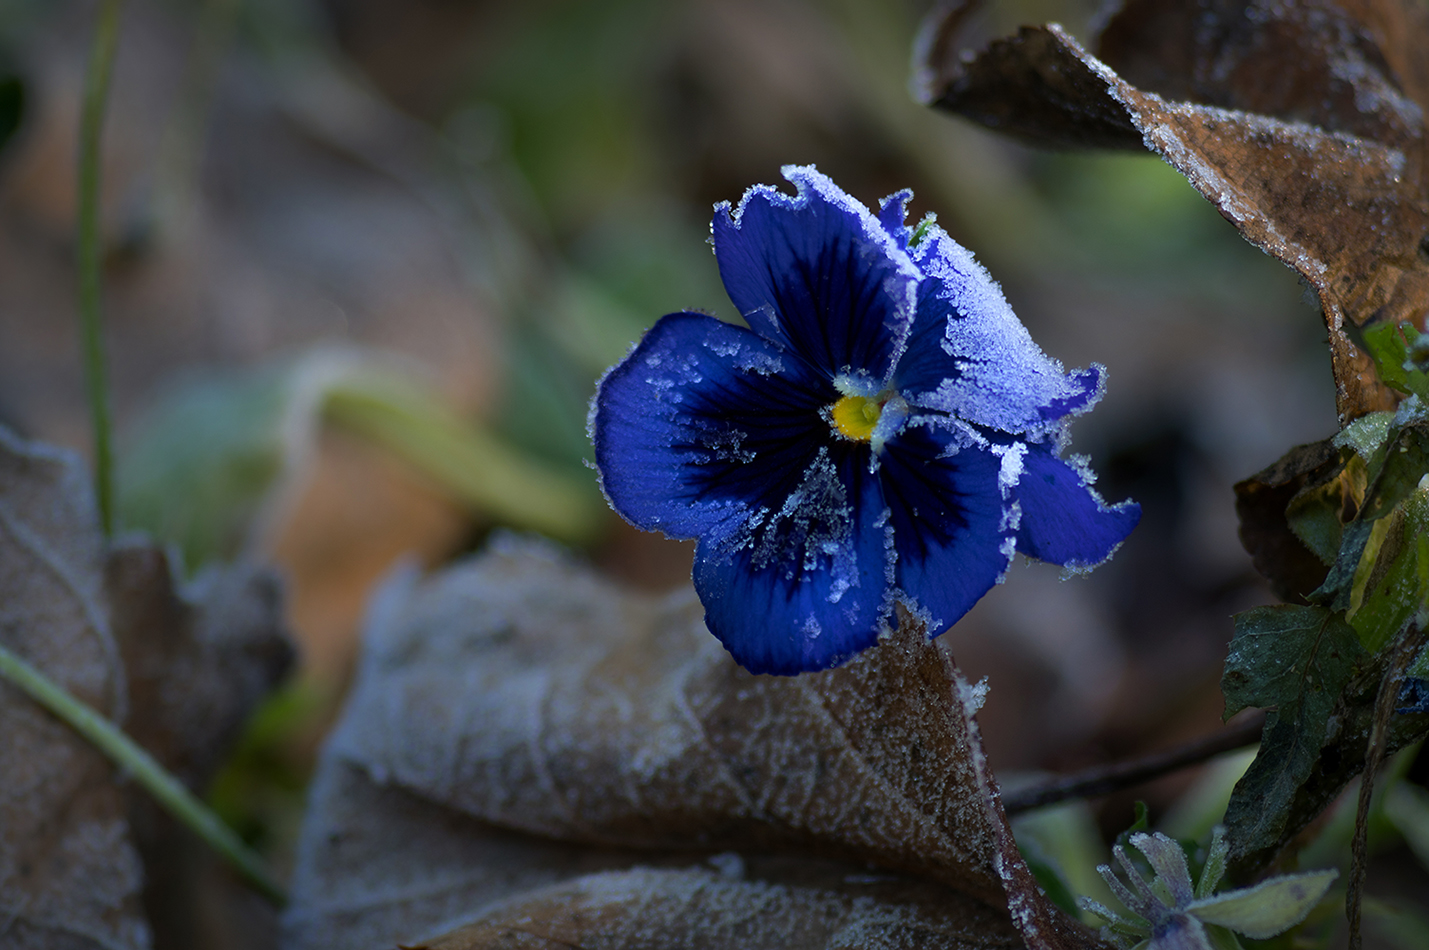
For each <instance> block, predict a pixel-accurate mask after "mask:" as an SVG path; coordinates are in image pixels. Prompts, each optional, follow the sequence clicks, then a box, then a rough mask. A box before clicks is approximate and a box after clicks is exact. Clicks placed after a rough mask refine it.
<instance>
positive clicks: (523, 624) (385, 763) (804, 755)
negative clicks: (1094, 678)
mask: <svg viewBox="0 0 1429 950" xmlns="http://www.w3.org/2000/svg"><path fill="white" fill-rule="evenodd" d="M912 633H913V635H912V636H905V637H904V638H901V639H894V640H893V641H891V642H888V643H885V644H883V645H882V646H881V647H879V648H878V649H876V650H874V651H870V653H869V654H867V655H866V656H865V657H862V658H860V659H858V660H856V661H855V662H853V663H851V664H849V665H848V666H846V667H844V668H842V669H839V670H834V671H829V672H825V673H819V674H811V675H805V676H800V677H792V678H781V677H756V676H753V675H751V674H749V673H747V672H745V671H743V670H741V669H740V668H739V667H738V666H736V665H735V664H734V663H733V661H732V660H730V658H729V656H728V655H727V654H726V653H725V652H724V650H723V648H722V647H720V646H719V644H718V642H717V641H715V640H714V639H713V638H712V637H710V636H709V635H708V633H707V632H706V631H705V630H704V626H703V622H702V620H701V613H700V608H699V605H698V603H697V601H696V600H695V598H694V596H693V595H692V594H691V593H689V592H682V593H680V594H678V595H675V596H673V597H668V598H663V599H654V598H649V597H638V596H634V595H631V594H627V593H624V592H621V591H618V590H616V589H614V588H612V587H611V586H610V585H608V584H606V583H604V582H602V581H600V580H599V579H598V578H597V577H596V576H595V575H593V574H592V573H590V572H589V571H585V570H582V569H578V568H576V567H574V566H572V565H571V564H569V563H566V562H565V561H563V560H561V559H560V558H558V557H556V556H554V555H552V554H551V553H550V552H549V551H548V550H546V549H544V548H540V547H537V546H534V545H525V544H517V543H515V542H510V541H507V542H503V543H502V544H500V545H498V550H496V551H495V552H493V553H491V554H489V555H487V556H485V557H483V558H481V559H478V560H476V561H474V562H470V563H468V564H465V565H461V566H458V567H456V568H453V569H451V570H448V571H446V572H444V573H443V574H441V575H439V576H437V577H436V578H434V579H432V580H431V581H429V582H427V583H426V584H423V585H421V586H420V587H417V586H415V585H414V584H413V583H412V581H411V580H410V579H409V580H408V581H407V582H405V583H402V582H394V584H393V585H392V586H389V587H388V588H387V589H386V590H385V592H384V593H383V595H382V596H381V597H380V598H378V600H377V602H376V604H375V606H374V610H373V616H372V620H371V622H370V625H369V628H368V633H367V640H366V644H365V647H366V654H365V657H364V660H363V664H362V667H361V670H360V673H359V678H358V683H357V686H356V688H355V690H354V693H353V696H352V699H351V701H350V703H349V707H348V710H347V712H346V714H345V716H344V721H343V725H342V727H341V729H340V730H339V732H338V734H337V736H335V738H334V739H333V740H332V743H331V745H330V748H329V751H328V753H327V754H328V755H329V756H331V757H334V758H335V759H340V760H344V761H346V762H348V763H350V764H352V765H355V766H358V767H360V768H361V769H362V770H363V771H364V772H365V773H366V774H367V775H368V776H370V777H371V779H372V780H373V781H374V782H375V783H376V784H378V785H391V786H397V787H400V788H402V789H405V790H406V791H408V792H410V793H412V794H414V795H416V796H419V797H420V798H422V799H425V800H427V801H428V802H429V803H433V804H439V805H442V806H445V807H446V808H449V809H453V810H456V811H459V812H462V813H465V814H467V815H470V816H473V817H476V818H480V819H482V820H483V821H486V822H489V823H491V824H494V825H498V826H501V827H504V828H507V829H512V830H518V831H524V832H527V833H530V834H534V835H538V836H541V837H545V838H553V839H558V840H564V841H570V842H580V843H584V844H586V845H589V846H592V847H595V848H598V849H602V850H604V849H609V848H629V847H634V848H644V849H655V850H661V851H671V850H673V851H689V850H691V849H698V850H703V851H705V852H710V851H724V850H738V851H746V852H769V851H779V852H784V853H795V854H800V855H821V856H824V857H833V858H840V859H844V860H853V861H857V862H868V863H873V864H877V865H881V866H883V867H885V868H889V869H894V870H898V871H901V872H904V873H906V874H911V875H916V876H920V877H923V878H926V879H929V880H932V881H936V882H939V883H942V884H945V885H949V886H952V887H953V888H955V889H957V890H959V891H961V892H963V893H965V894H969V895H971V896H974V897H977V898H979V899H981V900H982V901H984V902H986V903H987V904H988V905H989V906H992V907H995V908H999V909H1000V908H1003V907H1008V906H1009V905H1010V906H1011V909H1012V912H1013V916H1014V918H1015V919H1016V920H1017V921H1018V924H1019V926H1020V927H1021V929H1022V931H1023V933H1024V934H1025V935H1026V937H1027V939H1028V941H1029V942H1030V943H1031V945H1033V946H1036V947H1059V946H1064V947H1071V946H1092V945H1096V943H1097V941H1096V938H1095V937H1094V936H1093V935H1091V934H1090V933H1089V932H1088V931H1086V930H1085V929H1084V928H1081V927H1080V926H1078V925H1077V924H1075V923H1073V922H1072V921H1071V920H1070V919H1068V918H1066V917H1065V916H1064V915H1062V914H1061V913H1060V912H1059V911H1057V910H1056V909H1055V908H1052V907H1051V906H1050V905H1049V904H1048V903H1047V902H1046V901H1045V899H1044V898H1043V897H1042V896H1041V894H1040V892H1038V891H1037V889H1036V886H1035V884H1034V882H1033V881H1032V878H1031V875H1030V873H1029V872H1028V871H1027V869H1026V865H1025V864H1024V863H1023V862H1022V860H1021V858H1020V856H1018V854H1017V851H1016V845H1015V843H1014V842H1013V841H1012V837H1011V833H1010V831H1009V830H1008V828H1007V823H1006V819H1005V817H1004V816H1003V814H1002V810H1001V806H1000V803H999V801H998V799H997V798H996V794H995V791H994V789H995V786H993V785H992V780H991V776H990V775H989V774H988V772H987V768H986V763H985V759H984V758H983V756H982V752H981V747H980V739H979V738H978V736H977V731H976V723H975V721H974V720H973V719H972V718H971V717H972V712H973V709H974V708H975V705H969V703H970V702H972V703H975V700H973V698H972V694H973V692H974V691H972V690H971V689H970V688H969V687H967V686H966V685H965V684H962V683H961V681H960V680H959V679H958V677H957V673H956V671H955V669H954V668H953V667H952V665H951V663H950V661H949V660H948V659H947V657H946V655H945V654H943V653H942V652H941V651H940V650H939V649H937V648H936V647H935V646H933V645H931V644H928V643H927V642H926V640H924V639H923V635H922V634H921V632H920V631H916V630H915V631H912ZM315 834H316V832H313V831H312V830H311V827H310V830H309V832H308V833H306V834H305V838H304V841H305V845H304V850H303V857H302V859H301V860H302V861H303V862H306V863H307V864H308V865H309V866H315V865H316V863H317V862H316V859H315V858H314V849H315V847H316V846H317V845H318V844H319V842H320V839H319V838H317V837H315ZM300 880H301V875H300ZM295 890H296V891H297V892H298V894H299V906H298V907H297V908H296V909H295V911H294V917H295V918H296V917H299V916H301V915H302V914H304V913H305V912H306V911H305V910H304V906H305V905H306V904H309V903H321V901H322V900H325V898H324V897H323V895H322V893H321V892H322V888H320V887H319V888H313V889H310V890H307V891H306V892H305V890H304V889H303V888H295ZM304 893H307V894H308V896H307V897H304V896H302V895H303V894H304ZM473 909H475V908H473Z"/></svg>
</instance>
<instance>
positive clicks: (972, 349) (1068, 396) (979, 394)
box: [895, 227, 1103, 436]
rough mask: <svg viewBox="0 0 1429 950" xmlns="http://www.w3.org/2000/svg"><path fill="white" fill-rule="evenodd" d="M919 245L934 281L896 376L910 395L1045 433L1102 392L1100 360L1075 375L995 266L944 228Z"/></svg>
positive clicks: (926, 288) (928, 404) (1005, 427)
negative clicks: (1043, 345)
mask: <svg viewBox="0 0 1429 950" xmlns="http://www.w3.org/2000/svg"><path fill="white" fill-rule="evenodd" d="M914 253H915V255H916V259H917V263H918V265H919V267H920V268H921V269H922V270H923V272H924V274H925V275H926V279H925V280H924V281H923V284H922V285H921V286H920V287H919V290H918V306H917V313H916V316H915V317H914V320H913V329H912V332H911V333H910V334H909V338H908V346H907V350H906V353H905V355H904V357H903V360H902V361H901V362H900V363H899V365H898V371H897V374H896V376H895V382H896V385H897V386H898V388H899V390H900V391H902V392H903V394H904V396H905V397H907V399H908V401H909V402H910V403H913V404H914V405H918V406H922V407H924V408H929V409H937V410H940V411H942V412H947V413H950V414H952V415H955V416H958V417H959V418H962V419H965V420H967V421H968V422H972V423H974V424H976V425H981V426H988V427H991V428H994V429H1000V430H1002V431H1004V432H1010V433H1030V434H1033V435H1034V436H1036V435H1039V434H1043V433H1050V432H1053V431H1056V430H1057V429H1058V428H1059V426H1058V422H1059V420H1061V419H1062V418H1063V417H1065V416H1067V415H1075V414H1077V413H1081V412H1085V411H1086V410H1088V409H1090V408H1091V407H1092V405H1093V404H1095V403H1096V401H1097V400H1098V399H1099V398H1101V393H1102V376H1103V373H1102V372H1101V370H1100V368H1099V367H1093V368H1091V369H1086V370H1081V371H1079V372H1075V373H1070V374H1069V373H1067V372H1065V371H1064V370H1063V369H1062V365H1061V364H1060V363H1059V362H1057V361H1056V360H1054V359H1052V358H1051V357H1049V356H1047V355H1046V354H1045V353H1043V352H1042V350H1041V349H1040V348H1039V347H1038V346H1037V344H1036V343H1034V342H1033V341H1032V337H1031V336H1030V335H1029V334H1028V332H1027V329H1026V327H1024V326H1023V325H1022V323H1021V321H1019V320H1018V319H1017V316H1016V314H1014V313H1013V312H1012V308H1011V307H1010V306H1008V303H1007V300H1006V299H1005V298H1004V297H1003V296H1002V290H1001V289H1000V288H999V287H998V286H997V284H996V283H994V282H993V280H992V278H991V277H990V276H989V275H988V273H987V271H985V270H983V268H982V265H980V264H978V262H977V261H976V260H974V259H973V256H972V253H971V252H970V251H968V250H967V249H966V248H964V247H963V246H962V245H960V244H958V243H957V242H956V241H954V240H953V239H952V238H950V237H948V235H947V233H946V232H944V231H943V230H942V229H941V228H938V227H933V228H930V229H929V231H928V234H927V236H926V237H925V238H924V239H923V241H922V242H921V243H920V244H919V245H918V247H917V249H916V250H915V252H914Z"/></svg>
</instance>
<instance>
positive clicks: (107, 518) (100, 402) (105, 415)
mask: <svg viewBox="0 0 1429 950" xmlns="http://www.w3.org/2000/svg"><path fill="white" fill-rule="evenodd" d="M121 6H122V0H100V4H99V21H98V23H97V24H96V25H95V30H94V45H93V47H92V48H91V50H90V55H89V67H88V70H87V71H86V73H85V79H84V105H83V110H82V112H81V114H80V120H79V156H78V158H79V161H78V169H79V192H78V193H79V205H78V222H77V231H78V248H77V253H78V261H77V264H78V268H79V323H80V338H81V346H82V348H83V353H84V379H85V388H86V390H87V392H88V396H89V411H90V417H91V421H92V422H93V425H94V485H95V494H96V498H97V501H98V507H99V521H100V525H101V527H102V528H103V530H104V535H105V537H110V536H112V535H113V534H114V459H113V448H112V438H111V433H112V429H113V425H112V422H111V420H110V413H109V386H108V380H107V378H106V372H105V359H104V329H103V326H102V325H101V323H100V308H99V304H100V269H101V266H102V264H103V247H102V241H101V237H100V227H99V210H100V208H99V205H100V180H99V179H100V165H101V161H100V159H101V155H100V140H101V137H102V134H103V130H104V111H105V104H106V102H107V101H108V98H109V78H110V76H111V75H112V74H113V72H114V53H115V49H116V47H117V46H118V43H119V11H120V7H121Z"/></svg>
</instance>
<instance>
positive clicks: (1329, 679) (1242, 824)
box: [1221, 605, 1366, 851]
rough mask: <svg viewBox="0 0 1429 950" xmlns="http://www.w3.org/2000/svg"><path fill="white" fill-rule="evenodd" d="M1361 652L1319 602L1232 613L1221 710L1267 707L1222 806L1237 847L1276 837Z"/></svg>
mask: <svg viewBox="0 0 1429 950" xmlns="http://www.w3.org/2000/svg"><path fill="white" fill-rule="evenodd" d="M1365 656H1366V655H1365V652H1364V649H1363V648H1362V647H1361V646H1360V641H1359V637H1358V635H1357V634H1356V633H1355V630H1354V628H1353V627H1351V626H1350V625H1349V624H1348V623H1346V622H1345V620H1344V617H1343V616H1342V615H1339V614H1336V613H1332V612H1331V611H1329V610H1326V609H1324V608H1323V607H1297V606H1291V605H1282V606H1277V607H1257V608H1255V609H1253V610H1248V611H1245V612H1244V613H1241V614H1237V615H1236V618H1235V636H1234V637H1233V638H1232V640H1231V645H1230V651H1229V654H1228V655H1227V657H1226V666H1225V673H1224V674H1223V676H1222V678H1221V690H1222V692H1223V693H1225V697H1226V712H1225V715H1226V717H1227V718H1229V717H1230V716H1232V715H1234V714H1235V713H1237V712H1239V711H1240V710H1242V709H1245V708H1247V707H1249V706H1259V707H1266V708H1268V707H1274V711H1273V712H1271V713H1270V715H1269V716H1268V717H1267V719H1266V721H1265V732H1264V734H1263V736H1262V738H1261V747H1260V752H1259V754H1258V755H1257V756H1256V758H1255V761H1254V762H1253V763H1252V764H1251V767H1250V769H1249V770H1248V771H1247V772H1246V774H1245V776H1244V777H1242V778H1241V780H1240V781H1239V782H1237V783H1236V787H1235V791H1234V792H1233V793H1232V795H1231V801H1230V805H1229V807H1228V808H1227V810H1226V826H1227V833H1228V835H1229V837H1230V838H1231V839H1232V840H1234V841H1235V842H1236V843H1237V846H1238V848H1240V849H1243V850H1245V851H1249V850H1253V849H1255V848H1258V847H1263V846H1266V845H1269V844H1271V843H1273V842H1275V841H1277V840H1278V837H1279V835H1280V832H1281V830H1282V829H1283V828H1284V826H1285V822H1286V819H1287V816H1288V812H1289V809H1290V805H1291V803H1292V801H1293V800H1294V798H1295V793H1296V792H1297V791H1298V790H1299V788H1300V787H1301V786H1302V785H1303V784H1305V781H1306V779H1308V778H1309V777H1310V773H1311V770H1312V769H1313V768H1314V767H1315V763H1316V761H1317V760H1318V758H1319V754H1320V749H1321V747H1322V746H1323V745H1324V743H1325V737H1326V724H1327V722H1328V720H1329V718H1330V714H1331V712H1332V711H1333V710H1334V708H1335V704H1336V702H1337V701H1338V700H1339V698H1340V695H1341V694H1342V693H1343V692H1344V690H1345V687H1346V686H1348V685H1349V683H1350V680H1351V679H1352V678H1353V677H1354V675H1355V672H1356V671H1357V669H1358V667H1359V665H1360V664H1361V662H1363V660H1364V659H1365Z"/></svg>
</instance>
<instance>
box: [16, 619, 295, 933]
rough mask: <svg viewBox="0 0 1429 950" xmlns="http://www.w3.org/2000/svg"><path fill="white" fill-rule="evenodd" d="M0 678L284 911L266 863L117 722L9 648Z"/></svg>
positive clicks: (282, 898)
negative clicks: (122, 773)
mask: <svg viewBox="0 0 1429 950" xmlns="http://www.w3.org/2000/svg"><path fill="white" fill-rule="evenodd" d="M0 677H3V678H4V679H5V680H8V681H9V682H11V683H13V684H14V685H15V686H17V687H19V688H20V689H21V690H24V692H25V693H26V694H28V695H29V696H30V698H31V699H33V700H34V701H35V702H37V703H39V704H40V705H41V706H43V707H44V708H45V709H47V710H49V711H50V712H51V713H53V714H54V715H55V716H56V717H58V718H59V719H61V720H63V721H64V722H65V723H66V724H68V725H69V726H70V727H71V728H72V729H74V731H75V732H78V733H79V734H80V735H81V736H83V737H84V738H85V739H87V740H89V742H91V743H92V744H93V745H94V746H95V747H96V748H98V749H99V751H101V752H103V753H104V754H105V755H106V756H108V757H109V758H110V760H111V761H113V762H114V764H115V765H118V766H119V767H120V768H121V769H123V770H124V771H125V772H127V773H128V774H129V775H132V776H133V777H134V780H135V781H136V782H138V783H139V784H140V785H141V786H142V787H143V788H144V789H145V790H146V791H147V792H148V793H149V794H151V795H153V796H154V798H156V799H158V801H159V804H161V805H163V806H164V807H165V808H166V809H168V811H169V813H170V814H171V815H173V816H174V818H176V819H177V820H178V821H179V822H180V823H181V824H183V825H185V826H187V827H188V828H189V829H190V830H191V831H193V832H194V833H195V834H197V835H198V836H199V837H200V838H201V839H203V840H204V841H205V842H207V843H208V844H209V846H210V847H212V848H213V849H214V850H215V851H217V852H218V853H219V854H221V855H222V856H223V857H225V858H227V859H228V860H229V861H230V862H231V863H232V864H233V866H234V867H235V868H236V869H237V870H238V872H239V873H240V874H242V875H243V877H245V878H247V879H248V881H249V883H251V884H252V885H253V886H254V887H255V888H257V889H258V890H259V891H260V892H262V893H263V895H264V896H265V897H267V898H268V899H269V900H271V901H273V903H275V904H277V905H279V906H282V905H283V904H285V903H287V895H286V894H284V892H283V888H282V887H281V886H280V885H279V884H278V883H277V882H276V881H275V880H273V878H272V876H271V875H270V874H269V873H268V869H267V868H266V867H265V866H264V864H263V860H262V859H261V858H259V857H258V855H256V854H254V853H253V851H251V850H250V849H249V848H248V846H247V845H245V844H244V843H243V841H242V840H241V839H240V838H239V837H238V835H236V834H234V832H233V829H231V828H229V827H228V826H227V825H225V824H224V823H223V821H222V820H221V819H220V818H219V817H218V816H217V815H215V814H214V813H213V812H212V811H211V810H210V809H209V808H208V806H207V805H205V804H204V803H203V802H201V801H199V800H198V798H197V797H195V796H194V794H193V793H192V792H190V791H189V790H188V788H186V787H185V786H184V785H183V783H182V782H180V781H179V780H178V779H176V778H174V776H173V775H172V774H170V773H169V772H168V771H167V770H166V769H165V768H164V767H163V766H162V765H160V764H159V763H158V762H157V761H155V759H154V757H153V756H151V755H150V754H149V753H148V752H146V751H144V749H142V748H141V747H140V746H139V745H138V743H136V742H135V741H134V740H133V739H131V738H129V737H128V736H127V735H125V734H124V733H123V732H121V731H120V730H119V728H118V727H116V726H115V725H114V724H113V723H112V722H110V721H109V720H108V719H105V718H104V717H103V716H101V715H100V714H99V713H97V712H95V711H94V710H93V709H91V708H90V707H89V706H87V705H85V704H84V703H82V702H80V701H79V700H78V699H76V698H75V697H73V696H71V695H70V694H69V692H67V691H66V690H65V689H64V687H62V686H60V685H59V684H58V683H56V682H55V681H54V680H52V679H50V678H49V677H48V676H46V675H45V674H44V673H41V672H40V671H39V670H37V669H35V668H34V667H33V666H31V665H30V664H29V663H26V662H25V661H24V660H23V659H21V658H20V657H18V656H16V655H15V654H14V653H12V652H10V650H8V649H6V648H5V647H4V646H0Z"/></svg>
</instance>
